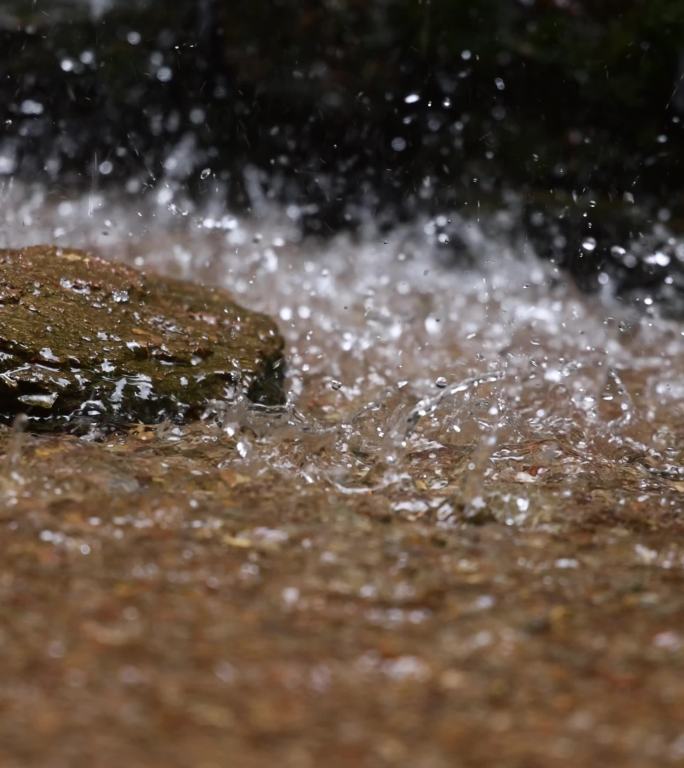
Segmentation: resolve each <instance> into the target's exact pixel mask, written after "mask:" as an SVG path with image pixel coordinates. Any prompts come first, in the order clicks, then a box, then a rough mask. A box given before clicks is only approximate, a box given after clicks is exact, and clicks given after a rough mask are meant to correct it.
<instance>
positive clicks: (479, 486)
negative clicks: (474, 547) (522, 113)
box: [0, 188, 684, 525]
mask: <svg viewBox="0 0 684 768" xmlns="http://www.w3.org/2000/svg"><path fill="white" fill-rule="evenodd" d="M4 196H5V198H6V204H5V206H4V210H5V213H4V222H3V226H2V227H1V228H0V237H2V240H3V241H4V243H5V244H7V245H10V246H19V245H23V244H28V243H38V242H57V243H63V244H65V245H66V244H68V245H71V246H82V247H92V248H95V249H97V250H98V251H100V252H102V253H104V254H105V255H107V256H110V257H112V258H117V259H125V260H127V261H129V262H132V263H134V264H135V265H137V266H139V267H142V268H144V269H147V270H152V271H154V270H157V271H160V272H164V273H168V274H173V275H178V276H182V277H185V278H188V279H193V280H200V281H204V282H206V283H210V284H215V285H223V286H225V287H226V288H228V289H229V290H230V291H231V292H232V293H233V294H234V295H236V296H238V297H239V298H240V301H241V302H242V303H244V304H245V305H247V306H250V307H252V308H255V309H260V310H263V311H265V312H268V313H270V314H272V315H273V316H275V317H277V318H278V320H279V325H280V328H281V330H282V332H283V334H284V335H285V337H286V340H287V346H288V366H289V368H288V370H289V374H288V378H289V381H288V383H289V400H288V405H287V407H286V408H284V409H282V410H278V411H273V410H266V411H264V410H260V409H257V408H253V407H251V408H250V407H249V406H248V405H247V404H246V403H239V404H237V405H231V406H228V407H226V409H225V410H222V411H221V413H220V414H217V416H216V417H217V419H218V420H219V421H220V424H221V425H222V427H223V429H224V430H225V431H226V432H227V433H228V434H229V435H231V436H232V435H237V434H240V435H241V438H240V441H239V450H238V451H237V453H236V454H235V456H234V457H233V458H232V459H228V460H227V461H232V462H234V463H235V464H236V465H240V466H242V467H244V468H247V467H248V468H249V471H250V472H259V471H260V470H261V469H262V468H267V467H268V468H271V469H272V468H274V467H277V469H278V471H279V472H280V473H283V474H284V475H286V476H288V477H289V478H290V479H296V480H297V481H303V482H306V483H319V484H328V485H330V486H331V488H334V489H336V490H338V491H340V492H342V493H346V494H373V493H375V492H377V491H378V490H382V491H383V494H384V495H385V496H386V497H387V498H390V499H392V500H393V504H394V508H395V509H396V510H397V511H399V512H402V513H409V514H413V515H415V516H425V515H429V516H435V518H436V519H437V520H439V521H441V523H442V524H448V523H449V522H453V521H458V520H462V519H466V520H467V519H468V518H470V517H472V518H475V519H480V518H482V517H483V516H484V517H485V518H492V519H497V520H499V521H504V522H506V523H508V524H510V525H520V524H525V523H528V522H539V521H544V520H553V519H558V517H559V515H561V514H564V512H563V511H564V510H565V508H566V507H567V506H568V503H569V502H570V501H571V500H572V496H573V493H575V492H578V493H579V492H581V493H584V492H587V491H589V492H596V491H597V489H604V490H605V491H606V492H609V493H610V494H611V495H612V503H613V504H615V505H617V506H620V505H628V506H630V507H631V506H632V505H633V504H644V503H646V502H648V506H649V508H657V509H658V510H661V511H662V513H663V514H666V515H667V514H668V513H669V514H676V508H677V504H678V494H679V493H680V490H681V487H682V486H681V484H682V483H684V466H683V465H684V456H683V455H682V452H683V449H682V437H683V435H684V385H683V384H682V381H683V379H682V373H683V370H682V369H683V367H684V363H683V362H682V361H683V360H684V358H683V357H682V351H683V347H684V331H683V330H682V329H681V326H680V325H678V324H676V323H673V322H669V321H667V320H664V319H660V318H657V317H653V316H644V315H643V314H641V315H640V314H636V313H635V312H634V311H632V310H630V309H629V308H627V307H625V306H623V305H621V304H619V303H617V302H616V301H615V300H613V299H612V298H611V297H610V295H609V290H608V288H607V289H606V291H605V292H604V294H603V295H600V296H583V295H581V294H580V293H578V291H577V290H576V289H575V288H574V287H573V286H572V283H571V280H570V279H568V278H567V277H565V276H562V275H559V273H558V271H557V270H556V269H555V268H554V267H553V266H552V265H550V264H548V263H543V262H541V261H540V260H538V259H537V258H536V257H535V255H534V254H533V252H532V250H531V248H530V247H529V244H528V243H526V242H524V241H522V240H516V239H515V235H514V234H513V233H514V231H515V230H514V227H513V226H512V224H513V223H514V222H513V221H512V218H511V214H509V213H507V212H503V211H502V212H501V213H500V214H499V215H498V216H494V217H490V218H489V219H487V220H485V221H475V220H467V219H461V218H460V217H459V216H454V217H452V218H451V219H450V220H449V228H450V231H451V232H452V233H455V234H456V236H457V238H458V241H459V245H458V248H459V251H460V254H459V258H458V263H454V262H455V261H456V260H455V259H454V256H453V255H451V256H450V255H449V253H450V251H449V250H448V247H445V243H444V241H445V236H444V235H442V234H440V232H441V231H442V230H443V225H444V224H445V221H437V222H435V221H417V222H414V223H412V224H410V225H407V226H402V227H398V228H397V229H395V230H394V231H393V232H391V233H390V234H389V235H386V236H381V235H379V234H378V233H376V232H374V231H373V229H372V225H371V223H369V225H368V227H367V231H365V232H362V233H360V234H358V235H357V236H349V235H340V236H337V237H335V238H332V239H329V240H325V241H317V240H315V239H308V240H302V239H301V237H300V236H299V233H298V228H297V225H296V220H297V216H298V213H299V212H298V211H297V210H296V209H293V208H290V209H286V210H279V209H274V208H271V207H268V206H267V205H266V204H265V203H264V202H263V201H261V202H260V204H259V205H257V206H256V208H257V211H258V214H259V215H258V216H254V217H252V218H245V217H241V216H234V215H232V214H231V213H229V212H226V211H225V210H223V209H222V208H221V206H220V204H219V203H215V204H214V205H211V204H206V205H205V206H204V208H203V209H202V210H197V209H196V208H193V206H192V205H191V204H190V203H187V202H186V203H185V206H183V205H182V204H176V203H174V202H173V201H172V194H171V192H170V191H169V190H168V189H166V188H162V189H160V191H158V192H157V193H156V195H152V194H149V195H148V196H147V198H146V199H145V200H142V201H135V200H131V201H126V202H121V201H120V200H119V199H117V198H116V197H107V196H105V195H103V194H90V195H85V196H83V197H80V198H64V199H59V200H53V199H50V198H46V196H45V193H44V192H43V191H42V190H40V189H37V190H34V191H33V192H32V193H30V194H29V190H27V189H25V188H10V189H8V190H6V191H5V193H4ZM439 225H442V226H441V227H440V226H439ZM209 421H213V422H214V423H215V420H212V419H210V420H209ZM245 427H247V428H248V429H246V430H245V429H244V428H245ZM241 430H242V431H241Z"/></svg>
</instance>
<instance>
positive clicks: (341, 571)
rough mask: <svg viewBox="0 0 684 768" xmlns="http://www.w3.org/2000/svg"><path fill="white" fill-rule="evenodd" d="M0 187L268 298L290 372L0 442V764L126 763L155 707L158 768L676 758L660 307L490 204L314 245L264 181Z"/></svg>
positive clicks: (35, 235) (112, 241) (680, 747)
mask: <svg viewBox="0 0 684 768" xmlns="http://www.w3.org/2000/svg"><path fill="white" fill-rule="evenodd" d="M0 194H1V198H2V213H1V214H0V245H2V246H11V247H19V246H21V245H25V244H34V243H57V244H64V245H69V246H72V247H85V248H92V249H93V250H96V251H97V252H99V253H102V254H103V255H105V256H107V257H111V258H113V259H120V260H125V261H127V262H129V263H132V264H135V265H136V266H138V267H140V268H143V269H145V270H147V271H150V272H154V271H159V272H162V273H166V274H171V275H174V276H180V277H183V278H186V279H189V280H195V281H202V282H205V283H207V284H211V285H221V286H224V287H226V288H227V289H229V290H230V291H231V292H232V293H233V294H234V295H235V296H236V297H237V299H238V300H239V301H240V303H242V304H244V305H246V306H248V307H250V308H254V309H258V310H262V311H265V312H267V313H269V314H271V315H272V316H273V317H275V318H277V320H278V324H279V326H280V329H281V331H282V333H283V335H284V336H285V338H286V341H287V364H288V374H287V376H288V379H287V381H288V393H289V394H288V402H287V404H286V405H285V406H283V407H281V408H273V409H267V408H261V407H257V406H253V405H250V404H249V403H248V402H245V401H240V402H236V403H229V404H217V405H216V407H215V408H213V409H211V410H210V411H208V412H207V414H206V415H205V418H204V419H203V420H202V421H200V422H196V423H190V424H186V425H183V426H175V425H171V424H164V425H160V426H157V427H149V428H148V427H142V426H141V427H140V428H136V429H133V430H130V431H129V432H127V433H126V434H114V435H109V436H105V437H101V438H100V439H92V436H91V439H78V438H76V437H71V436H66V437H61V438H60V437H59V436H43V437H37V436H31V435H27V434H20V433H16V434H12V433H7V434H5V436H4V439H5V443H6V450H5V456H4V459H3V461H4V464H3V469H2V475H1V476H0V477H1V482H0V498H2V500H3V505H2V511H1V512H0V523H2V528H3V532H2V534H0V542H1V545H2V549H3V551H5V553H6V554H5V556H4V557H3V559H4V560H5V563H6V565H5V566H4V568H3V570H2V573H4V576H3V575H2V573H0V593H1V594H2V595H3V599H4V600H5V602H6V605H8V606H10V607H11V606H14V608H12V610H16V611H19V610H21V614H20V616H19V618H17V619H16V620H15V621H9V620H8V619H0V640H2V641H3V644H4V646H5V651H4V653H5V655H6V658H8V659H9V660H10V668H11V670H12V671H11V672H10V674H9V676H8V678H7V681H6V683H5V685H4V688H5V691H4V692H3V693H0V703H3V702H4V705H5V709H4V711H6V712H9V715H7V716H6V717H5V718H4V720H5V725H4V726H0V732H2V731H3V730H4V731H5V736H6V737H7V739H8V740H7V741H5V743H6V744H9V745H10V747H9V753H8V754H9V756H10V758H11V759H10V761H9V762H7V763H5V764H7V765H20V764H21V762H20V761H21V759H22V756H24V757H26V756H29V757H31V758H32V759H40V758H42V762H40V764H41V765H45V766H53V765H54V766H67V765H74V764H76V763H75V762H73V760H74V759H75V756H80V757H82V756H84V755H85V756H89V757H90V758H91V760H94V762H91V764H94V765H99V764H102V765H111V764H114V763H113V762H111V760H113V759H114V758H115V757H116V759H117V760H119V759H120V760H129V761H130V760H133V761H135V760H136V759H137V758H139V757H140V755H141V754H143V752H142V751H141V750H142V749H143V748H142V747H141V746H140V744H138V743H137V742H136V738H143V735H144V734H149V733H152V734H156V735H157V736H158V737H159V738H158V739H157V740H156V741H154V743H153V744H152V746H149V745H148V748H149V749H150V750H151V752H147V753H145V754H147V755H148V756H149V760H148V762H146V763H145V764H146V765H150V766H152V765H155V766H156V765H162V764H163V765H176V764H178V765H183V764H185V765H187V764H188V762H186V761H187V760H188V759H190V758H192V760H193V764H194V765H200V764H201V765H203V766H213V765H216V766H218V765H225V762H222V759H223V757H222V756H223V755H225V751H226V750H230V749H239V750H240V754H241V755H242V756H243V760H242V761H241V762H240V765H244V766H251V765H255V766H257V765H266V764H275V763H268V762H267V761H268V760H275V761H276V762H277V763H278V764H281V765H287V766H307V765H315V764H318V763H317V760H319V759H321V756H322V755H327V756H328V757H327V758H326V759H327V761H328V762H329V763H330V764H331V765H341V766H342V765H352V764H355V765H368V766H375V765H388V766H389V765H400V764H401V765H408V764H411V765H415V766H425V768H433V767H434V768H440V767H441V766H450V765H454V763H453V760H452V758H453V755H454V754H456V753H464V754H467V755H470V756H471V758H472V762H468V763H467V764H468V765H471V764H472V765H481V764H482V765H484V764H491V763H487V762H486V761H487V759H488V758H491V756H492V755H495V754H496V750H497V748H498V747H497V744H503V743H505V744H506V745H507V749H508V752H507V755H508V757H506V760H508V762H500V763H498V764H500V765H504V764H505V765H511V766H523V765H526V766H531V765H544V766H556V765H594V764H596V765H598V764H611V763H612V764H620V765H622V766H632V765H633V766H645V765H651V764H653V765H662V764H673V765H674V764H681V762H680V761H681V760H682V759H684V724H682V722H681V711H682V709H681V708H680V704H681V705H684V686H682V683H681V680H682V679H684V678H683V677H682V675H681V671H682V669H681V667H682V665H683V664H684V651H683V649H684V632H683V631H682V626H684V624H683V622H684V604H683V603H682V598H681V586H682V579H683V573H684V545H682V543H681V542H682V539H681V532H682V493H683V492H684V355H683V354H682V353H683V351H684V330H682V326H681V324H678V323H676V322H673V321H669V320H667V319H663V318H660V317H658V316H657V313H655V312H647V313H644V312H636V311H635V310H634V309H633V308H630V307H629V306H626V305H624V304H621V303H619V302H617V301H616V300H615V299H613V298H612V297H611V294H610V284H609V283H607V282H606V284H605V286H604V291H603V293H602V294H601V295H595V296H586V295H582V294H581V293H580V292H578V290H577V289H576V288H575V287H573V285H572V282H571V280H570V279H569V278H568V277H567V276H563V275H561V274H559V272H558V270H557V269H556V268H555V267H553V265H551V264H549V263H546V262H542V261H540V260H539V259H537V257H536V256H535V254H534V253H533V250H532V248H531V247H530V245H529V243H527V242H525V241H524V240H523V239H522V238H521V237H520V236H519V235H518V234H516V233H517V232H518V230H517V228H516V227H515V226H514V224H515V220H514V214H513V213H512V212H510V211H501V212H499V213H498V214H495V215H489V216H488V217H487V218H482V219H481V220H477V219H474V218H470V219H466V218H461V217H460V216H459V215H457V214H455V215H453V216H451V217H450V219H449V221H448V222H447V221H446V219H443V220H432V221H428V220H419V221H415V222H413V223H410V224H407V225H402V226H398V227H397V228H395V229H394V230H393V231H391V232H390V233H388V234H385V235H383V234H380V233H378V232H376V231H374V230H373V227H372V221H369V222H368V225H367V227H366V229H365V230H363V231H361V232H359V233H357V234H356V235H353V236H352V235H338V236H336V237H332V238H330V239H327V240H317V239H313V238H310V239H303V238H302V237H301V235H300V233H299V229H298V226H297V221H298V218H299V215H300V213H301V212H300V211H299V210H297V209H296V208H294V207H290V208H279V207H275V206H271V205H269V204H267V202H265V201H263V200H260V199H259V198H258V196H255V203H254V212H253V214H252V215H251V216H242V215H237V214H233V213H231V212H230V211H226V210H225V209H224V208H223V207H222V206H221V205H220V203H219V202H218V199H219V197H220V196H217V202H214V203H211V202H206V203H204V204H203V205H202V206H195V205H192V204H191V203H189V202H188V201H184V200H183V199H182V196H179V194H176V193H174V191H173V189H172V188H171V187H169V186H164V185H160V187H159V188H158V189H157V190H154V191H152V192H150V193H148V194H147V196H146V197H145V198H142V199H139V198H136V197H135V196H133V195H128V196H125V195H124V196H121V195H116V194H113V193H112V194H109V193H107V192H99V191H97V190H94V191H92V192H91V193H90V194H86V195H83V196H82V197H69V196H67V195H61V194H59V193H54V194H52V195H48V194H46V192H45V190H43V189H41V188H31V187H25V186H20V185H14V186H11V185H7V186H6V187H5V188H4V190H3V191H2V193H0ZM447 225H448V226H447ZM445 228H447V229H448V230H449V232H450V233H451V235H452V237H453V236H454V234H455V235H456V237H457V240H458V250H459V255H458V258H456V257H455V256H454V255H453V253H452V252H451V251H450V249H449V244H448V242H446V240H447V238H446V236H445V235H444V234H443V232H444V230H445ZM60 594H62V595H63V594H67V595H68V596H69V598H68V601H67V602H66V603H65V602H64V601H63V600H60V599H59V595H60ZM21 595H23V597H21ZM17 601H18V602H17ZM5 615H6V616H7V613H6V612H5ZM17 615H19V614H17ZM27 665H28V666H31V665H33V666H32V667H31V668H32V669H34V670H35V675H34V679H33V682H31V683H30V684H28V683H27V684H26V685H24V684H23V683H22V682H21V680H22V678H21V670H23V669H26V668H27ZM673 665H674V666H673ZM676 670H678V671H676ZM378 686H379V687H378ZM630 692H634V693H635V701H634V704H633V707H632V708H625V707H622V706H621V705H620V702H621V699H622V697H624V695H625V694H626V693H627V694H629V695H631V693H630ZM312 702H314V703H312ZM504 702H505V706H504ZM65 704H66V705H67V706H66V707H64V705H65ZM30 711H34V712H37V713H38V714H37V715H35V722H34V724H33V725H32V726H31V729H38V730H39V731H40V733H41V734H42V738H41V740H40V743H33V742H31V739H30V738H29V737H28V736H27V731H26V729H27V728H28V725H27V720H26V718H27V717H28V713H29V712H30ZM454 712H459V713H460V720H459V721H458V722H459V723H460V725H459V726H458V727H457V726H456V725H454V724H453V722H452V718H453V717H454ZM677 712H679V714H677ZM464 722H465V723H467V727H466V726H463V723H464ZM104 723H109V727H108V728H104V727H103V724H104ZM450 723H451V725H450ZM179 724H180V725H179ZM83 727H88V728H91V729H92V731H91V732H92V733H94V734H95V735H94V736H93V739H92V743H91V744H90V745H89V746H88V745H86V746H83V745H81V746H80V747H79V743H78V740H77V739H76V737H75V735H74V734H75V733H76V731H77V730H78V729H79V728H83ZM176 727H180V728H182V729H185V730H184V733H185V736H186V741H184V743H183V745H180V746H178V745H176V747H177V748H173V746H172V745H173V743H174V738H173V733H174V729H175V728H176ZM41 729H42V730H41ZM459 729H461V730H459ZM29 730H30V729H29ZM511 734H515V736H514V737H513V739H512V740H511ZM145 738H147V737H145ZM578 745H579V746H578ZM41 749H46V750H47V751H46V752H44V753H43V752H41V751H40V750H41ZM84 750H85V751H84ZM88 750H94V751H93V752H92V754H91V753H89V752H88ZM330 750H332V751H330ZM97 755H100V756H102V755H105V756H107V759H105V760H104V761H103V762H101V763H99V762H98V761H97ZM199 757H201V758H202V759H203V760H204V762H200V761H199ZM108 760H109V761H110V762H108ZM478 760H481V761H483V762H477V761H478ZM12 761H14V762H12ZM70 761H72V762H70ZM600 761H605V762H603V763H601V762H600ZM465 764H466V763H464V765H465Z"/></svg>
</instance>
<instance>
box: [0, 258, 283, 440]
mask: <svg viewBox="0 0 684 768" xmlns="http://www.w3.org/2000/svg"><path fill="white" fill-rule="evenodd" d="M283 347H284V342H283V339H282V337H281V336H280V335H279V333H278V330H277V328H276V326H275V324H274V323H273V322H272V321H271V320H270V318H268V317H266V316H265V315H261V314H258V313H256V312H251V311H249V310H246V309H243V308H242V307H240V306H238V305H237V304H235V303H234V302H233V301H232V299H231V297H230V296H229V295H228V294H227V293H226V292H224V291H221V290H217V289H211V288H204V287H201V286H198V285H193V284H190V283H184V282H180V281H176V280H170V279H167V278H162V277H159V276H157V275H154V276H149V277H148V276H146V275H145V274H143V273H141V272H138V271H136V270H134V269H131V268H130V267H127V266H125V265H122V264H116V263H111V262H108V261H105V260H103V259H100V258H98V257H96V256H93V255H91V254H88V253H84V252H82V251H77V250H73V249H66V248H53V247H45V246H37V247H32V248H26V249H22V250H0V418H1V419H2V420H4V421H8V420H10V419H12V418H14V416H15V415H16V414H18V413H26V414H27V415H28V416H29V418H30V423H31V424H33V425H35V426H48V427H60V426H61V427H66V428H74V429H79V428H82V427H83V426H84V425H87V424H90V423H92V422H93V421H102V420H104V421H107V422H113V423H123V424H125V423H131V422H134V421H143V422H155V421H160V420H163V419H167V418H171V419H179V418H182V417H185V416H193V415H198V414H199V412H200V411H201V410H202V409H203V408H204V407H205V406H206V405H207V403H209V402H210V401H212V400H230V399H234V398H236V397H238V396H240V395H241V394H246V395H247V396H248V397H249V398H250V399H252V400H254V401H256V402H260V403H264V404H275V403H278V402H280V401H281V400H282V396H283V395H282V374H283Z"/></svg>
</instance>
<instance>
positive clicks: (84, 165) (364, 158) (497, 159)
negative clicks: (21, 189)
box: [0, 0, 684, 311]
mask: <svg viewBox="0 0 684 768" xmlns="http://www.w3.org/2000/svg"><path fill="white" fill-rule="evenodd" d="M0 38H1V43H2V48H1V49H0V50H1V53H0V103H1V104H2V106H1V107H0V109H2V112H3V114H2V126H3V131H2V136H1V138H0V183H2V181H3V180H5V181H7V180H8V179H9V178H22V179H25V180H30V181H43V182H45V183H46V184H49V185H50V186H51V187H52V188H54V190H55V191H56V192H57V193H58V192H59V190H73V189H74V188H75V187H79V186H83V187H85V186H87V185H89V184H92V183H93V179H94V177H97V182H98V184H99V185H107V184H113V185H117V186H118V187H120V188H121V189H122V190H123V191H124V192H125V193H126V194H130V195H139V194H142V193H144V192H145V190H147V189H151V188H154V187H155V186H156V185H157V184H158V182H159V180H160V179H167V180H171V181H172V182H173V183H175V184H178V185H182V186H183V188H184V190H186V191H188V192H189V193H190V194H192V195H194V196H198V197H201V196H202V195H203V194H205V193H206V192H207V190H208V188H209V186H210V185H214V187H215V184H216V182H217V181H219V182H221V183H222V184H223V187H224V188H225V195H226V198H227V203H228V204H230V205H231V206H237V207H241V208H249V206H250V205H251V203H252V202H253V201H254V198H255V195H257V196H263V198H265V199H269V198H270V199H273V200H278V201H282V202H285V203H286V204H289V205H296V206H297V208H298V210H299V211H300V213H301V220H302V224H303V226H304V228H305V230H306V231H309V232H313V233H316V234H319V235H322V236H325V235H326V234H329V233H333V232H336V231H338V230H339V229H340V228H352V229H353V228H355V227H357V226H358V225H359V224H360V223H362V222H363V221H364V220H365V219H367V218H369V217H371V218H372V219H373V221H374V222H376V223H377V224H378V225H379V226H380V227H391V226H394V225H395V224H396V222H398V221H402V220H406V219H410V218H413V217H415V216H416V215H417V214H425V215H428V216H435V215H437V214H444V215H445V216H446V217H447V219H448V214H449V212H450V211H458V212H459V213H461V214H463V213H467V212H468V211H472V212H473V215H478V214H481V213H482V212H483V211H485V212H486V211H493V210H497V209H499V208H500V207H501V206H502V205H504V204H505V205H507V206H509V207H513V208H515V210H517V211H518V212H519V214H520V215H519V217H518V221H519V226H520V227H521V229H522V231H524V233H525V236H526V237H529V238H530V239H531V240H532V242H533V243H534V245H535V247H536V248H537V250H538V251H539V252H540V253H541V254H542V255H543V256H546V257H548V258H552V259H554V260H555V261H556V262H557V263H559V264H560V265H561V266H563V267H566V268H569V269H570V270H571V271H572V272H573V274H574V275H575V277H576V279H577V280H578V282H579V283H580V284H581V285H582V286H583V287H585V288H587V289H592V288H595V287H597V286H598V283H599V276H600V275H601V274H602V273H605V274H610V275H611V276H612V277H613V278H615V280H616V281H617V282H618V285H619V288H620V290H621V292H622V293H623V294H624V295H632V294H633V295H637V296H640V297H642V298H643V296H645V295H648V296H652V297H653V298H654V300H655V301H656V302H657V301H661V302H663V303H664V304H665V305H666V306H667V307H668V308H669V309H670V311H680V309H681V305H682V301H681V297H682V295H684V279H683V278H682V269H681V266H682V258H684V256H683V255H682V254H681V253H680V250H681V249H680V248H679V246H678V241H677V240H676V239H675V238H673V237H672V235H673V234H676V233H677V232H679V231H680V230H681V229H684V207H683V203H684V198H683V190H682V184H681V178H682V149H683V146H684V132H683V129H682V119H683V118H684V83H683V82H682V78H683V77H684V2H682V0H478V1H475V2H465V1H460V0H422V1H421V0H374V1H373V2H368V1H366V0H317V1H316V2H314V0H175V2H173V3H168V2H164V0H147V1H146V2H145V1H144V0H135V2H134V1H133V0H9V1H8V0H5V1H4V2H3V3H2V6H1V8H0ZM442 221H443V219H442ZM444 226H445V229H447V230H448V222H447V224H445V225H444ZM454 250H457V249H456V248H455V249H454Z"/></svg>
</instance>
